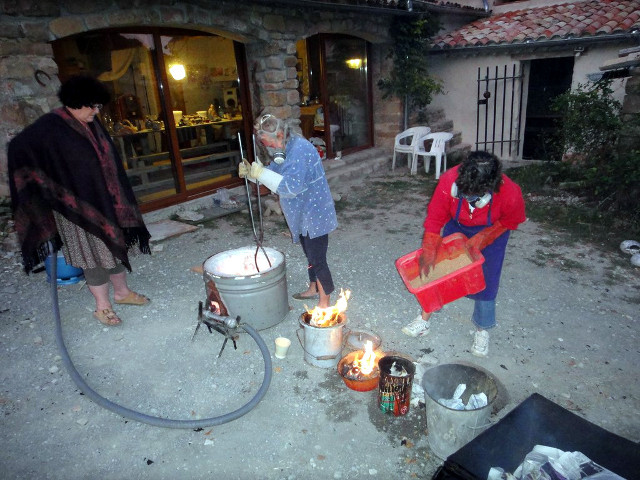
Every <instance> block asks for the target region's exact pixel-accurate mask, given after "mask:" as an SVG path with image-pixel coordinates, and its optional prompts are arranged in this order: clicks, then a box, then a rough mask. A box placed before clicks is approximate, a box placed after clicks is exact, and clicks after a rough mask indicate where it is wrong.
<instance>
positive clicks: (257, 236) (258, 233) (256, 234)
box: [238, 134, 271, 272]
mask: <svg viewBox="0 0 640 480" xmlns="http://www.w3.org/2000/svg"><path fill="white" fill-rule="evenodd" d="M238 145H239V146H240V158H241V159H242V160H241V162H242V163H244V164H245V166H246V167H247V168H248V169H251V164H250V163H249V161H248V160H247V159H246V158H244V152H243V149H242V137H240V134H238ZM253 152H254V155H255V157H256V158H258V154H257V153H256V152H257V150H256V136H255V135H253ZM244 185H245V187H246V189H247V202H248V203H249V216H250V217H251V227H252V229H253V239H254V241H255V242H256V253H255V255H254V256H253V259H254V262H255V264H256V270H258V272H260V267H258V250H260V249H262V253H264V256H265V257H267V262H268V263H269V268H271V260H270V259H269V255H267V252H266V250H265V249H264V247H263V246H262V241H263V239H264V227H263V223H262V204H261V201H260V182H258V180H257V179H256V195H257V198H258V215H259V219H260V224H259V228H258V230H256V223H255V220H254V218H253V206H252V205H251V190H250V189H249V179H248V178H247V177H246V176H245V177H244Z"/></svg>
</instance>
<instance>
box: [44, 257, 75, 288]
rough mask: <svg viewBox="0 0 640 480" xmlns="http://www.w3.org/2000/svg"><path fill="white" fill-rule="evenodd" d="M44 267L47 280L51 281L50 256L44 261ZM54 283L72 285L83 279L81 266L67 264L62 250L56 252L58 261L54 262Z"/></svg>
mask: <svg viewBox="0 0 640 480" xmlns="http://www.w3.org/2000/svg"><path fill="white" fill-rule="evenodd" d="M44 268H45V270H46V271H47V282H49V283H51V257H47V258H46V259H45V261H44ZM56 268H57V271H56V283H57V284H58V285H72V284H74V283H78V282H79V281H80V280H84V272H83V271H82V269H81V268H76V267H74V266H72V265H69V264H68V263H67V262H66V260H65V259H64V255H63V254H62V252H58V262H57V264H56Z"/></svg>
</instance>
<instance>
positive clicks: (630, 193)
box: [506, 152, 640, 249]
mask: <svg viewBox="0 0 640 480" xmlns="http://www.w3.org/2000/svg"><path fill="white" fill-rule="evenodd" d="M627 158H628V159H629V161H630V162H633V161H634V160H633V158H635V161H638V162H640V152H634V153H633V155H630V156H629V157H627ZM635 165H636V166H635V173H632V174H631V175H632V176H633V175H636V177H635V178H636V180H635V182H636V183H635V187H633V186H631V183H628V184H625V186H624V187H622V188H620V189H619V191H618V193H619V194H624V195H626V196H627V201H617V202H615V203H614V202H613V201H609V202H607V201H605V200H607V199H609V200H613V199H614V198H616V196H615V195H614V196H609V197H607V196H604V195H594V194H593V191H592V186H590V185H588V184H587V182H586V181H585V180H584V179H585V175H584V172H583V171H582V169H581V168H579V167H576V166H574V165H570V164H568V163H565V162H545V163H539V164H532V165H527V166H525V167H518V168H512V169H510V170H508V171H507V172H506V173H507V175H508V176H509V177H510V178H511V179H512V180H514V181H515V182H516V183H517V184H518V185H520V187H521V188H522V192H523V193H524V195H525V202H526V204H527V217H529V218H531V219H532V220H534V221H536V222H540V223H546V224H549V225H552V226H553V227H555V228H558V229H560V230H561V231H564V232H565V233H566V234H567V235H569V236H571V237H572V238H575V239H580V238H583V239H584V238H587V237H588V238H591V239H592V240H595V241H598V242H601V243H602V244H606V245H610V246H612V248H614V247H615V248H616V249H617V246H618V243H619V241H620V240H621V239H625V238H637V237H639V236H640V213H639V212H638V209H637V200H634V199H633V198H636V199H637V198H638V195H639V194H640V192H638V188H639V187H638V186H639V185H640V181H639V180H638V177H637V175H638V171H639V169H638V167H637V165H640V163H636V164H635ZM625 171H626V172H629V171H630V170H629V169H627V170H625ZM623 176H624V173H622V172H620V173H615V178H617V179H618V180H619V181H625V182H626V180H624V179H622V178H621V177H623ZM612 178H613V177H612ZM607 183H608V182H607ZM567 184H570V185H573V184H577V185H580V187H578V188H575V187H574V188H571V189H570V191H568V188H567V187H566V185H567ZM634 195H635V197H634ZM612 239H615V241H614V242H613V243H611V240H612ZM616 242H617V243H616Z"/></svg>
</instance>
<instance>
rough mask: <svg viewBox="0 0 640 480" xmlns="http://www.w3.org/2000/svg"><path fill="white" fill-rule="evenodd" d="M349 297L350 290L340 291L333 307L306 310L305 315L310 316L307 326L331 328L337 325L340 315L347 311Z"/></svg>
mask: <svg viewBox="0 0 640 480" xmlns="http://www.w3.org/2000/svg"><path fill="white" fill-rule="evenodd" d="M349 297H351V290H342V289H340V297H339V298H338V301H337V302H336V304H335V305H334V306H333V307H327V308H320V307H316V308H314V309H313V310H308V309H307V313H308V314H309V315H311V319H310V320H309V325H311V326H313V327H331V326H333V325H335V324H336V323H338V320H339V316H340V314H341V313H342V312H344V311H345V310H346V309H347V300H349Z"/></svg>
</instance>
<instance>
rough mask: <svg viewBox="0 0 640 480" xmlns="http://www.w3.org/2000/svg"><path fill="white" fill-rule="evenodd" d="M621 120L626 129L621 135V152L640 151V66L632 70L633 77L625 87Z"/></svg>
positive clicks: (619, 146) (619, 145)
mask: <svg viewBox="0 0 640 480" xmlns="http://www.w3.org/2000/svg"><path fill="white" fill-rule="evenodd" d="M620 118H621V119H622V121H623V123H624V125H625V128H624V129H623V131H622V134H621V135H620V143H619V144H618V148H619V150H620V151H621V152H629V151H631V150H640V65H639V66H636V67H633V68H632V69H631V77H630V78H629V79H628V80H627V83H626V85H625V97H624V101H623V102H622V110H621V111H620Z"/></svg>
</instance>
